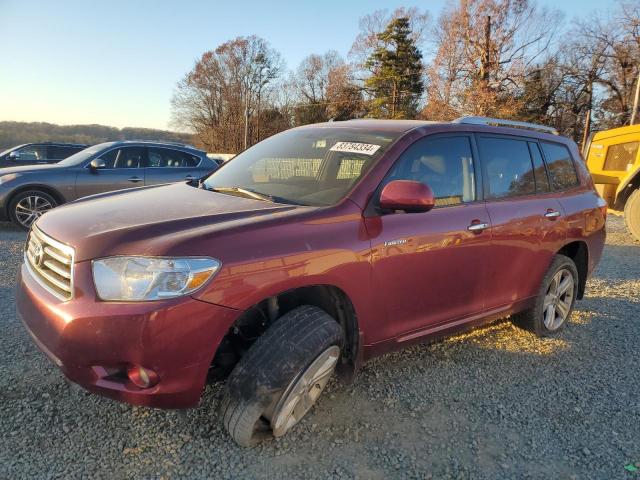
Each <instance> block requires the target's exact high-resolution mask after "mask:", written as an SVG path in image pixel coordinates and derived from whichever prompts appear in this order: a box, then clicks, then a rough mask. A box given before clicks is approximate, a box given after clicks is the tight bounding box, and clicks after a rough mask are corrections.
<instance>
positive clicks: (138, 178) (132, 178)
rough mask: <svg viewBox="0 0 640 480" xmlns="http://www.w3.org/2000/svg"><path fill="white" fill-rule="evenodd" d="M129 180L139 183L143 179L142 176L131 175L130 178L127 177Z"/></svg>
mask: <svg viewBox="0 0 640 480" xmlns="http://www.w3.org/2000/svg"><path fill="white" fill-rule="evenodd" d="M127 180H129V181H130V182H133V183H138V182H141V181H142V179H141V178H140V177H129V178H127Z"/></svg>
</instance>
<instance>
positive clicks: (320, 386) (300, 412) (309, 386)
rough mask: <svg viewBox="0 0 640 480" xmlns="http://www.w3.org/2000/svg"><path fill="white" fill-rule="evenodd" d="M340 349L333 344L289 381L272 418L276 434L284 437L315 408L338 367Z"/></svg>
mask: <svg viewBox="0 0 640 480" xmlns="http://www.w3.org/2000/svg"><path fill="white" fill-rule="evenodd" d="M339 357H340V348H338V347H337V346H336V345H333V346H331V347H329V348H327V349H326V350H325V351H324V352H322V353H321V354H320V355H318V357H317V358H316V359H315V360H314V361H313V362H312V363H311V365H309V366H308V367H307V368H306V369H305V370H303V371H302V372H301V373H300V374H299V375H298V376H297V377H296V378H294V379H293V381H292V382H291V383H290V384H289V386H288V387H287V389H286V390H285V392H284V394H283V395H282V397H280V400H279V401H278V403H277V405H276V407H275V409H274V414H273V416H272V417H271V429H272V430H273V436H274V437H281V436H282V435H284V434H285V433H286V432H287V431H288V430H289V429H290V428H291V427H293V426H294V425H295V424H296V423H298V422H299V421H300V420H301V419H302V417H304V416H305V414H306V413H307V412H308V411H309V410H310V409H311V407H312V406H313V404H314V403H316V400H318V397H319V396H320V394H321V393H322V391H323V390H324V387H325V386H326V385H327V382H328V381H329V378H331V375H332V374H333V372H334V371H335V369H336V364H337V363H338V358H339Z"/></svg>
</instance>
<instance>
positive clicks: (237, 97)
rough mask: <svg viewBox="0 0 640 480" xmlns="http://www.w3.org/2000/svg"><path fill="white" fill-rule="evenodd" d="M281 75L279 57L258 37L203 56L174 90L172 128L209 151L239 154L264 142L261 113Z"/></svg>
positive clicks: (227, 43)
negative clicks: (193, 136)
mask: <svg viewBox="0 0 640 480" xmlns="http://www.w3.org/2000/svg"><path fill="white" fill-rule="evenodd" d="M281 71H282V60H281V58H280V54H279V53H278V52H277V51H275V50H273V49H271V48H270V47H269V46H268V44H267V42H266V41H265V40H263V39H261V38H259V37H256V36H250V37H238V38H236V39H234V40H231V41H229V42H226V43H224V44H222V45H220V46H219V47H218V48H216V49H215V50H214V51H208V52H205V53H204V54H203V55H202V57H201V58H200V60H198V61H197V62H196V64H195V66H194V67H193V69H192V70H191V71H190V72H189V73H187V74H186V75H185V77H184V78H183V79H182V80H181V81H180V82H178V84H177V86H176V90H175V92H174V95H173V98H172V123H173V125H175V126H178V127H181V128H186V129H188V130H190V131H192V132H194V133H195V134H196V135H197V137H198V139H199V140H200V142H202V144H203V145H204V146H205V147H206V148H207V149H208V150H210V151H217V150H221V151H225V152H232V153H235V152H238V151H240V150H242V149H244V148H246V147H247V146H249V145H251V144H253V143H255V142H257V141H259V140H260V139H262V138H264V135H263V134H262V133H261V131H260V123H261V118H262V115H261V111H262V109H263V104H264V102H265V97H268V94H269V89H268V87H269V86H270V85H271V84H272V83H273V82H274V81H275V80H276V79H277V78H278V76H279V75H280V73H281Z"/></svg>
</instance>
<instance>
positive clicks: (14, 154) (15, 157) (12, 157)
mask: <svg viewBox="0 0 640 480" xmlns="http://www.w3.org/2000/svg"><path fill="white" fill-rule="evenodd" d="M9 159H10V160H20V153H18V152H11V153H10V154H9Z"/></svg>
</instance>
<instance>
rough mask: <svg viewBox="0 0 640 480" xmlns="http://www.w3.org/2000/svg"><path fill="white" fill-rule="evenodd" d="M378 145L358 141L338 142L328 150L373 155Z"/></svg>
mask: <svg viewBox="0 0 640 480" xmlns="http://www.w3.org/2000/svg"><path fill="white" fill-rule="evenodd" d="M379 148H380V145H374V144H373V143H358V142H338V143H336V144H335V145H334V146H333V147H331V148H330V149H329V150H331V151H332V152H348V153H362V154H364V155H373V154H374V153H376V152H377V151H378V149H379Z"/></svg>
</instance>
